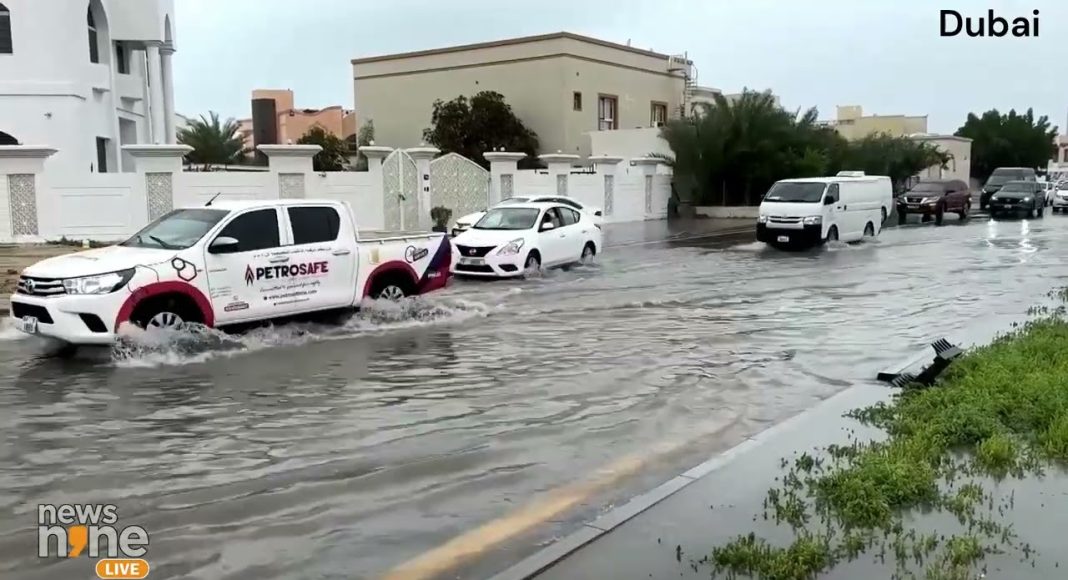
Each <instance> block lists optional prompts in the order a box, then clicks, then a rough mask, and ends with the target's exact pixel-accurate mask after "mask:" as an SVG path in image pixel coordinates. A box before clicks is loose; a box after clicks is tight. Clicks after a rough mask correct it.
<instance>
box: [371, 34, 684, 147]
mask: <svg viewBox="0 0 1068 580" xmlns="http://www.w3.org/2000/svg"><path fill="white" fill-rule="evenodd" d="M352 72H353V77H354V90H355V110H356V114H357V116H358V118H359V119H361V120H367V121H373V122H374V125H375V139H376V141H377V142H379V143H383V144H388V145H390V146H393V147H411V146H416V145H419V143H420V142H421V141H422V136H423V130H424V129H427V128H429V127H430V117H431V112H432V109H433V103H434V101H435V100H437V99H441V100H443V101H447V100H451V99H454V98H456V97H458V96H460V95H464V96H466V97H471V96H473V95H474V94H476V93H478V92H480V91H496V92H499V93H501V94H502V95H504V97H505V100H506V101H507V103H508V104H509V105H511V107H512V110H513V111H515V113H516V115H517V116H518V117H519V118H520V119H521V120H522V121H523V122H524V123H525V124H526V125H527V126H528V127H529V128H531V129H532V130H534V131H535V132H536V133H537V134H538V139H539V141H540V144H541V152H542V153H551V152H556V151H558V150H559V151H561V152H564V153H574V154H578V155H583V156H585V155H589V154H590V142H589V138H588V137H587V136H586V134H587V133H589V132H591V131H598V130H606V129H609V130H611V129H634V128H642V127H650V126H656V124H657V123H662V122H664V121H666V120H667V119H668V118H670V117H675V116H678V114H679V111H680V110H685V109H686V108H687V105H688V103H687V100H688V98H689V95H690V93H691V91H692V89H694V88H696V78H695V72H694V67H693V66H692V64H691V63H690V61H689V60H688V59H686V58H685V56H670V55H667V54H661V53H658V52H653V51H651V50H643V49H639V48H635V47H631V46H626V45H622V44H615V43H612V42H605V41H603V40H597V39H594V38H588V37H585V36H579V35H577V34H571V33H567V32H560V33H555V34H546V35H541V36H530V37H524V38H513V39H509V40H501V41H497V42H485V43H480V44H470V45H464V46H455V47H451V48H441V49H436V50H425V51H420V52H409V53H402V54H392V55H386V56H377V57H370V58H357V59H354V60H353V61H352Z"/></svg>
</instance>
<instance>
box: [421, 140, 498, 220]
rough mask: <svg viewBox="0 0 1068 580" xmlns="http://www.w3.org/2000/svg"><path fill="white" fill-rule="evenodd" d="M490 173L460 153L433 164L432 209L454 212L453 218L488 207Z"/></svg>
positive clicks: (431, 174) (440, 159) (432, 162)
mask: <svg viewBox="0 0 1068 580" xmlns="http://www.w3.org/2000/svg"><path fill="white" fill-rule="evenodd" d="M489 188H490V172H489V171H486V170H485V169H483V168H482V166H480V165H479V164H477V163H475V162H474V161H471V160H470V159H468V158H466V157H464V156H463V155H460V154H458V153H449V154H446V155H442V156H441V157H438V158H437V159H435V160H433V161H431V162H430V207H438V206H444V207H447V208H449V209H451V210H452V219H453V220H455V219H456V218H459V217H462V216H465V215H467V214H469V213H474V212H476V211H483V210H484V209H486V206H487V205H489Z"/></svg>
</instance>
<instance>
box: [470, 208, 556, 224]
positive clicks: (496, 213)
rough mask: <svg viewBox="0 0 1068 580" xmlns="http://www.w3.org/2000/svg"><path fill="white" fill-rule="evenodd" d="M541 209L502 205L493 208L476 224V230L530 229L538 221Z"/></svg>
mask: <svg viewBox="0 0 1068 580" xmlns="http://www.w3.org/2000/svg"><path fill="white" fill-rule="evenodd" d="M540 213H541V210H540V209H537V208H533V207H501V208H497V209H491V210H489V211H488V212H486V215H484V216H482V219H480V220H478V223H477V224H475V229H476V230H529V229H530V228H532V227H534V222H536V221H538V214H540Z"/></svg>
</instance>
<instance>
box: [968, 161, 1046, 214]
mask: <svg viewBox="0 0 1068 580" xmlns="http://www.w3.org/2000/svg"><path fill="white" fill-rule="evenodd" d="M1037 180H1038V177H1037V176H1036V175H1035V170H1034V169H1031V168H1029V167H998V168H997V169H995V170H994V172H993V173H991V174H990V178H989V179H987V180H986V185H984V186H983V189H982V191H981V192H980V193H979V209H986V206H987V205H988V204H989V202H990V196H992V195H994V194H995V193H997V192H998V191H1000V190H1001V187H1002V186H1003V185H1005V184H1006V183H1008V182H1010V181H1037Z"/></svg>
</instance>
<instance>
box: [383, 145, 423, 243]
mask: <svg viewBox="0 0 1068 580" xmlns="http://www.w3.org/2000/svg"><path fill="white" fill-rule="evenodd" d="M382 181H383V183H382V191H383V192H384V195H385V199H384V200H383V206H382V209H383V213H384V215H385V226H386V229H387V230H405V229H414V228H417V227H419V199H418V197H417V196H418V195H419V175H418V172H417V170H416V167H415V160H414V159H412V157H411V155H408V153H406V152H405V151H403V150H401V149H397V150H395V151H393V153H390V154H389V156H388V157H386V159H385V161H383V162H382Z"/></svg>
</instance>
